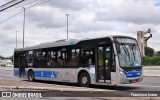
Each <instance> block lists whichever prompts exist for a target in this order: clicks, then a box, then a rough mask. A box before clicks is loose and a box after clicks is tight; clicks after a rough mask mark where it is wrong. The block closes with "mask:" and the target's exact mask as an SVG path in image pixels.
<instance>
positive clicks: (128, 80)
mask: <svg viewBox="0 0 160 100" xmlns="http://www.w3.org/2000/svg"><path fill="white" fill-rule="evenodd" d="M142 80H143V76H142V75H141V76H139V77H132V78H127V77H123V76H119V82H118V83H119V84H130V83H137V82H141V81H142Z"/></svg>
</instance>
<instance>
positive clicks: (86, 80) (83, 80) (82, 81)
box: [78, 73, 91, 87]
mask: <svg viewBox="0 0 160 100" xmlns="http://www.w3.org/2000/svg"><path fill="white" fill-rule="evenodd" d="M78 83H79V85H80V86H81V87H89V86H90V85H91V79H90V76H89V74H88V73H82V74H80V77H79V82H78Z"/></svg>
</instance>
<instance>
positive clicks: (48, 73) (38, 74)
mask: <svg viewBox="0 0 160 100" xmlns="http://www.w3.org/2000/svg"><path fill="white" fill-rule="evenodd" d="M34 74H35V77H46V78H57V74H56V72H53V71H34Z"/></svg>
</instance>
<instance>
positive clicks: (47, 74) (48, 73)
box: [14, 70, 57, 78]
mask: <svg viewBox="0 0 160 100" xmlns="http://www.w3.org/2000/svg"><path fill="white" fill-rule="evenodd" d="M34 74H35V77H46V78H56V77H57V74H56V72H53V71H34ZM14 76H19V70H14ZM25 76H28V71H25Z"/></svg>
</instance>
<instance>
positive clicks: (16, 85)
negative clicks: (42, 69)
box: [0, 79, 115, 91]
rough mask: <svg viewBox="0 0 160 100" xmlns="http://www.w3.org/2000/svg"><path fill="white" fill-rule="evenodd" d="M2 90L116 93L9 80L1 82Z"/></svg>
mask: <svg viewBox="0 0 160 100" xmlns="http://www.w3.org/2000/svg"><path fill="white" fill-rule="evenodd" d="M6 84H7V85H6ZM0 88H4V89H5V88H6V89H33V90H34V89H35V90H55V91H115V90H106V89H93V88H87V87H77V86H67V85H57V84H46V83H38V82H29V81H17V80H7V79H1V80H0Z"/></svg>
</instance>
